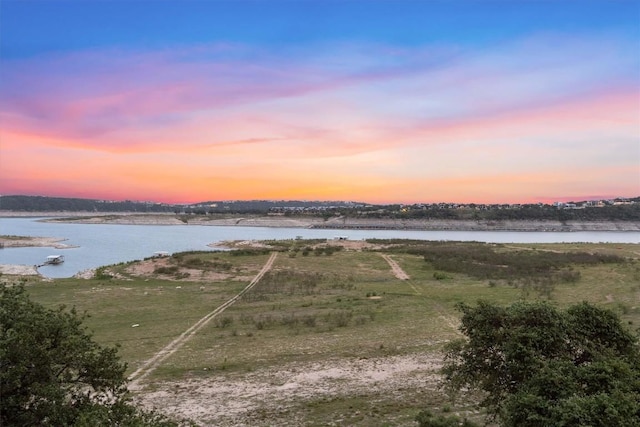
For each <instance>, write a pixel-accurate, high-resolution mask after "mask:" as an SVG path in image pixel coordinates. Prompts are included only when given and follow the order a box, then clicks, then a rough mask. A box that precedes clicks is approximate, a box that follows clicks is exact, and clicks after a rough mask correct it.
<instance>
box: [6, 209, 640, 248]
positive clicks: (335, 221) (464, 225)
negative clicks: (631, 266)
mask: <svg viewBox="0 0 640 427" xmlns="http://www.w3.org/2000/svg"><path fill="white" fill-rule="evenodd" d="M0 217H7V218H41V219H40V220H41V221H45V222H61V223H68V224H118V225H186V226H188V225H206V226H219V227H220V226H228V227H234V226H236V227H270V228H309V229H335V230H412V231H522V232H573V231H606V232H615V231H620V232H626V231H640V221H613V220H611V221H566V222H561V221H557V220H466V219H451V220H445V219H389V218H387V219H378V218H375V219H374V218H348V217H332V218H329V219H327V220H325V219H323V218H318V217H305V216H298V217H286V216H277V215H176V214H169V213H167V214H163V213H158V214H156V213H154V214H147V213H133V212H132V213H106V212H105V213H99V214H96V213H94V212H41V213H39V215H35V214H34V213H26V212H10V211H0ZM54 243H55V242H54ZM47 246H53V247H59V248H64V247H66V246H65V245H60V246H55V245H54V244H50V245H47Z"/></svg>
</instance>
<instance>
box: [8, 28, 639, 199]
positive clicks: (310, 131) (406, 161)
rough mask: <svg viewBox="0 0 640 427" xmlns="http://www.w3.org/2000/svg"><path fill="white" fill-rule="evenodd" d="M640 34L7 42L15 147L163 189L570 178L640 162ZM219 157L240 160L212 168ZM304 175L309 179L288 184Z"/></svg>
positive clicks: (340, 189)
mask: <svg viewBox="0 0 640 427" xmlns="http://www.w3.org/2000/svg"><path fill="white" fill-rule="evenodd" d="M634 48H635V46H634V43H630V42H628V41H626V40H624V39H621V38H617V37H616V36H615V35H605V36H603V35H599V36H597V37H575V36H572V37H568V36H565V35H562V34H553V35H550V34H544V35H538V36H532V37H529V38H527V39H523V40H517V41H512V42H510V43H505V44H503V45H500V46H493V47H488V48H485V49H484V50H478V51H469V50H465V49H462V48H461V47H458V46H437V47H434V46H422V47H414V48H407V47H396V46H389V45H379V44H378V45H376V44H362V43H361V44H356V43H342V44H336V43H334V44H316V45H313V46H311V45H308V46H297V47H295V48H288V49H281V50H273V49H271V50H269V49H265V48H258V47H252V46H246V45H234V44H217V45H200V46H186V47H181V48H174V49H167V50H164V51H157V52H148V51H147V52H141V51H126V50H122V51H119V50H101V51H95V52H77V53H73V54H60V55H56V54H50V55H47V56H42V57H36V58H32V59H26V60H7V61H4V63H3V71H2V73H3V74H2V81H1V82H0V126H1V129H0V131H1V132H2V139H3V141H2V148H3V157H4V158H5V159H6V160H3V164H4V166H6V165H7V164H8V163H11V164H12V165H15V164H17V163H16V162H22V161H24V160H25V157H26V156H33V157H30V158H31V159H33V158H37V159H40V160H39V162H38V161H36V162H33V161H31V163H32V164H38V163H43V162H45V160H43V159H42V154H40V153H42V150H43V149H46V150H48V152H49V157H48V159H47V160H46V161H48V162H51V161H52V160H53V161H54V162H59V163H60V164H64V165H65V167H66V168H69V170H70V171H71V170H73V171H75V172H69V175H68V176H65V175H64V174H60V173H59V172H56V173H55V174H54V175H55V176H56V177H58V178H56V177H49V179H59V181H60V182H59V183H58V184H60V185H62V183H63V182H68V183H69V184H68V185H69V186H73V184H72V183H73V181H74V179H76V178H78V179H79V177H80V176H83V174H85V173H88V172H89V171H88V169H87V168H86V167H83V166H80V165H79V164H78V159H83V161H87V163H86V164H95V163H97V162H98V159H99V158H100V159H101V162H102V168H103V169H105V170H106V171H105V172H104V174H105V178H104V179H107V178H106V177H107V176H108V177H109V178H108V180H109V182H110V183H111V184H110V185H115V186H119V185H125V184H124V182H128V183H129V184H128V185H129V186H132V188H139V189H144V191H145V192H148V191H150V189H151V188H152V187H153V185H152V184H151V181H152V179H153V180H155V181H156V182H158V181H159V180H160V181H161V180H162V179H161V178H160V177H162V176H166V177H167V178H166V182H165V183H164V184H163V185H164V188H165V191H166V190H167V188H168V186H170V185H169V183H170V182H172V180H180V181H181V182H183V183H184V182H187V181H188V182H189V183H190V184H189V186H190V187H192V188H197V189H199V191H201V192H202V194H206V193H205V192H206V186H207V184H206V183H207V182H210V180H211V179H216V180H222V181H221V182H225V183H227V184H228V187H229V188H235V189H236V191H237V193H235V194H239V195H238V196H236V198H240V197H241V196H243V197H260V196H259V195H260V194H265V195H266V194H277V195H283V194H284V193H286V192H287V191H289V192H290V194H291V195H295V194H298V195H301V196H302V195H303V194H304V195H305V196H307V195H308V197H313V195H312V194H309V191H310V190H309V189H312V190H313V191H315V192H316V194H318V196H317V197H321V194H324V193H327V192H329V189H330V192H332V193H331V194H336V195H338V194H344V195H345V196H346V195H351V196H353V197H351V198H358V197H357V195H358V194H360V192H367V191H370V192H372V194H373V192H374V191H375V190H374V189H373V186H371V185H364V184H362V185H355V184H354V182H355V181H354V179H356V178H355V177H357V176H366V177H367V179H368V180H369V181H368V182H370V183H376V185H377V186H378V187H377V188H384V189H386V190H385V191H386V192H385V191H378V193H379V194H382V196H380V197H396V196H399V195H400V193H399V192H398V188H400V187H403V188H404V186H406V185H407V184H406V183H408V182H410V183H413V184H415V185H414V186H413V188H414V190H413V191H411V192H406V194H404V196H406V197H409V198H412V199H414V200H419V199H421V198H422V199H424V198H429V197H430V198H433V197H432V196H431V195H433V194H434V191H433V190H431V189H423V188H420V187H421V185H419V184H418V183H420V182H423V183H424V182H429V183H432V184H433V185H436V184H435V183H439V184H438V185H440V184H442V185H444V184H445V183H446V185H447V186H449V187H448V188H449V189H450V190H451V191H454V189H458V191H462V189H463V188H465V186H464V185H463V184H460V182H461V181H459V180H463V181H464V180H466V179H467V177H474V176H475V177H477V181H476V182H477V183H480V182H482V181H483V180H486V178H482V177H483V176H485V177H486V176H488V175H487V174H488V171H489V170H502V171H504V172H503V173H504V174H506V175H509V174H512V173H515V171H520V172H521V174H520V175H519V176H521V177H524V178H523V179H525V178H526V177H530V176H534V175H535V176H538V175H536V174H538V173H540V174H549V173H552V172H553V173H555V175H553V176H555V177H557V178H554V179H555V180H556V182H565V181H566V182H569V181H571V179H569V178H567V174H568V172H566V170H567V166H569V165H570V164H571V162H576V163H578V164H579V167H580V168H582V169H581V170H584V169H585V168H589V167H591V168H594V169H598V168H601V167H602V166H603V165H606V166H607V167H616V166H618V167H621V168H628V167H629V165H630V164H634V162H635V164H636V165H637V164H639V162H640V153H638V148H637V147H638V145H637V144H638V141H639V140H640V135H639V132H640V131H639V128H640V105H638V93H639V92H638V91H639V88H640V82H639V80H638V71H639V70H640V57H639V55H637V52H635V50H634ZM612 146H615V147H616V148H615V150H611V147H612ZM33 147H38V150H35V149H34V148H33ZM576 153H580V156H577V155H576ZM99 156H101V157H99ZM145 156H146V157H145ZM134 160H135V161H134ZM181 162H187V163H188V164H189V166H188V167H185V166H184V164H183V163H181ZM283 163H286V164H284V165H283ZM278 164H280V166H279V167H278V168H276V166H274V165H278ZM230 165H231V166H230ZM425 165H429V167H425ZM40 166H42V167H46V166H43V165H42V164H41V165H40ZM136 168H137V170H139V171H143V172H144V173H133V171H134V170H136ZM212 168H213V169H215V170H217V171H224V172H225V173H224V174H222V175H220V174H217V175H213V176H212V175H210V174H208V173H207V170H210V169H212ZM3 169H4V172H2V178H3V181H4V182H5V183H7V182H8V181H6V179H7V178H8V177H9V176H11V179H12V180H13V181H11V182H17V181H16V180H18V178H16V177H15V176H14V175H11V174H12V173H13V174H20V173H22V174H31V178H26V177H25V178H20V179H23V180H26V179H33V180H37V179H40V178H41V177H39V176H38V173H37V171H36V169H27V170H26V171H25V170H24V169H22V172H19V168H18V167H8V169H5V168H4V167H3ZM168 171H172V172H171V173H169V172H168ZM334 171H338V172H334ZM371 171H376V172H377V173H378V174H377V175H376V174H371V173H370V172H371ZM636 172H637V170H636ZM116 173H118V174H120V175H119V176H120V177H122V178H115V177H114V174H116ZM195 173H197V174H199V175H198V176H197V177H196V176H194V174H195ZM327 173H328V174H329V175H330V174H331V173H339V176H340V177H341V178H339V179H338V178H336V179H333V178H329V177H327V176H325V175H326V174H327ZM239 174H243V175H244V176H245V177H244V178H243V179H239V178H237V176H238V175H239ZM294 175H295V176H297V177H299V178H300V177H301V179H299V180H298V184H299V185H296V186H287V185H286V184H285V183H286V182H287V180H290V179H291V176H294ZM596 175H597V174H596ZM509 176H510V175H509ZM540 176H542V175H540ZM544 176H551V175H544ZM152 177H153V178H152ZM267 177H268V178H267ZM376 177H377V178H376ZM631 177H632V173H631V175H630V174H627V175H625V177H624V179H630V178H631ZM468 179H470V180H473V179H474V178H468ZM501 179H502V178H501ZM585 179H587V178H585ZM344 180H351V181H350V185H351V187H349V188H351V189H349V188H347V187H348V186H345V185H344V184H341V182H344ZM457 180H458V181H457ZM498 181H500V180H498ZM498 181H496V182H498ZM516 181H517V180H516ZM588 181H589V182H587V183H586V184H585V187H588V186H593V182H591V181H592V180H588ZM401 182H405V184H401ZM531 182H538V183H539V184H540V185H544V183H545V182H550V181H544V180H542V181H540V180H535V179H534V180H532V181H531ZM132 183H133V184H132ZM413 184H412V185H413ZM430 185H431V184H430ZM478 185H480V184H478ZM478 185H475V186H474V188H477V187H478ZM487 185H489V184H487ZM491 185H497V184H491ZM500 185H502V186H506V185H507V184H506V183H504V182H502V184H500ZM635 186H636V187H635V188H638V187H640V184H638V183H637V182H636V184H635ZM5 187H7V186H6V185H5ZM9 187H10V186H9ZM622 187H624V188H626V189H629V184H626V183H625V184H624V185H623V186H622ZM622 187H621V188H622ZM15 188H20V187H19V186H17V184H16V186H15ZM182 188H183V189H184V185H183V187H182ZM241 188H242V190H240V189H241ZM274 188H277V189H278V190H277V191H276V190H274ZM283 188H286V189H287V190H283ZM520 188H522V186H520ZM305 189H306V190H305ZM631 189H633V184H631ZM638 190H639V191H640V188H638ZM530 191H531V193H528V194H539V193H540V191H539V190H537V191H536V192H535V193H533V191H534V188H533V187H532V188H531V189H530ZM563 191H569V190H568V189H567V190H563ZM572 191H573V190H572ZM584 191H603V192H607V191H609V190H607V188H603V189H602V190H586V189H585V190H584ZM177 192H178V190H177V188H176V196H175V197H179V196H178V195H177ZM489 193H490V192H489ZM493 193H496V191H493ZM327 194H328V193H327ZM385 194H386V196H385ZM460 194H462V193H460ZM465 194H466V193H465ZM487 194H488V193H487ZM421 195H422V196H421ZM194 197H195V196H194ZM265 197H266V196H265ZM274 197H275V196H274ZM336 197H337V196H336ZM461 197H462V196H461ZM465 197H466V196H465Z"/></svg>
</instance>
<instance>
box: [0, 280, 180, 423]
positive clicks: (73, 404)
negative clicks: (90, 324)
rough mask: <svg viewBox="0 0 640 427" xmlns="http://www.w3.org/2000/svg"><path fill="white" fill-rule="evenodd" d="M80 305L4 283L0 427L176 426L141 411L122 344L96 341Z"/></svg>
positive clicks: (1, 297) (0, 331)
mask: <svg viewBox="0 0 640 427" xmlns="http://www.w3.org/2000/svg"><path fill="white" fill-rule="evenodd" d="M82 321H83V317H82V316H79V315H78V314H77V313H76V312H75V310H66V309H65V308H64V307H60V308H59V309H57V310H51V309H47V308H45V307H44V306H42V305H40V304H37V303H35V302H33V301H31V300H29V298H28V297H27V294H26V292H25V289H24V287H23V286H8V285H5V286H3V287H2V288H0V397H1V399H0V425H3V426H5V425H6V426H63V425H64V426H113V425H120V426H174V425H177V424H176V423H174V422H172V421H170V420H168V419H167V418H165V417H164V416H162V415H159V414H157V413H154V412H146V411H143V410H140V409H138V408H136V407H135V406H134V405H133V404H132V403H131V398H130V396H129V394H128V391H127V388H126V377H125V369H126V365H125V364H124V363H122V362H120V360H119V358H118V355H117V348H104V347H101V346H100V345H98V344H97V343H96V342H95V341H93V340H92V338H91V335H90V334H89V333H88V332H87V330H86V327H84V326H83V325H82Z"/></svg>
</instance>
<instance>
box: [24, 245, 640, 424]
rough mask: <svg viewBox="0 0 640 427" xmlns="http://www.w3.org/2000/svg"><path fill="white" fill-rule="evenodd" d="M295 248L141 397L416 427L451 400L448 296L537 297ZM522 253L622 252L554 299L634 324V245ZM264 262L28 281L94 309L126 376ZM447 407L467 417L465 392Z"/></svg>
mask: <svg viewBox="0 0 640 427" xmlns="http://www.w3.org/2000/svg"><path fill="white" fill-rule="evenodd" d="M304 244H305V243H304V241H303V242H299V241H292V242H291V243H289V245H290V246H289V247H286V245H285V246H282V247H280V248H279V250H281V251H282V252H281V253H280V255H279V256H278V258H277V260H276V262H275V264H274V266H273V269H272V274H270V275H267V276H265V277H264V278H263V281H261V282H259V283H258V284H257V286H256V287H255V288H254V289H253V290H252V291H251V292H249V294H247V295H246V296H245V297H244V298H242V299H241V300H240V301H238V302H237V303H235V304H234V305H232V306H231V307H229V308H228V309H227V310H226V311H224V313H222V314H221V315H220V316H218V317H217V318H216V319H215V321H212V322H210V323H209V324H208V325H207V326H205V327H204V328H203V329H202V330H200V331H199V332H198V333H197V334H196V335H195V336H194V337H193V338H192V339H190V340H189V341H188V342H187V343H186V344H185V346H184V347H182V348H181V349H180V350H178V351H177V352H176V353H175V354H174V355H173V356H171V357H170V358H168V359H167V360H166V361H165V362H164V363H163V365H162V366H160V367H159V368H158V369H157V370H156V371H155V372H154V373H153V375H152V376H151V377H150V378H149V379H148V381H149V382H148V383H147V387H146V389H144V390H142V392H141V394H140V399H142V400H143V401H144V402H146V403H147V404H151V403H156V404H160V405H161V407H162V409H163V410H166V411H168V412H173V413H177V414H182V415H189V416H191V417H194V419H196V420H197V421H199V422H202V423H203V424H206V425H211V424H215V425H259V424H269V425H330V424H332V423H333V424H335V425H362V426H364V425H385V424H386V425H412V420H413V417H414V416H415V414H416V413H417V412H418V411H419V410H421V409H424V408H425V407H431V408H433V409H434V410H439V409H440V408H442V407H443V406H444V405H449V404H450V403H449V402H447V401H446V397H445V396H444V395H443V394H442V393H441V392H440V391H438V390H437V379H438V377H437V368H438V366H439V363H440V350H441V349H442V346H443V345H444V343H446V342H448V341H449V340H451V339H455V338H457V337H459V333H458V331H457V325H458V317H459V316H458V313H457V311H456V309H455V305H456V304H457V303H459V302H465V303H474V302H475V301H477V300H478V299H485V300H490V301H493V302H496V303H499V304H509V303H511V302H514V301H517V300H519V299H523V298H528V299H535V298H538V296H537V295H536V294H535V293H532V292H529V293H525V292H523V290H522V289H518V288H515V287H512V286H508V285H506V284H504V283H498V284H495V283H494V284H492V285H490V284H489V282H488V281H486V280H477V279H473V278H471V277H468V276H466V275H464V274H460V273H446V274H445V277H444V278H441V279H440V280H438V279H437V278H435V277H434V273H435V272H436V271H435V270H434V269H433V267H432V266H431V265H430V264H429V263H426V262H425V261H424V260H423V258H422V257H421V256H418V255H412V254H407V253H399V252H394V253H393V254H392V257H393V259H394V260H395V261H396V262H397V263H398V264H399V266H400V267H401V268H402V269H403V270H404V271H405V272H406V273H407V274H408V276H409V277H410V279H409V280H398V279H397V278H396V277H395V276H394V274H393V272H392V271H391V269H390V267H389V264H388V263H387V262H386V261H385V260H384V259H383V258H382V257H381V256H380V255H379V253H377V252H375V251H370V250H363V249H366V248H363V247H362V246H357V247H356V246H354V247H351V248H347V249H344V250H342V251H339V252H336V253H333V254H332V255H315V254H314V252H310V253H309V254H308V255H307V256H303V255H302V250H301V248H302V247H303V246H304ZM315 244H317V243H315ZM296 247H298V251H295V248H296ZM523 249H525V250H534V249H535V250H544V251H558V252H563V251H576V250H580V251H586V252H593V253H595V252H598V253H607V254H615V255H621V256H625V257H627V258H628V261H627V262H625V263H621V264H620V263H616V264H601V265H592V266H575V267H574V268H575V269H577V270H579V271H580V280H579V281H578V282H577V283H572V284H558V285H556V286H555V288H554V290H553V292H552V293H551V302H552V303H553V304H558V305H566V304H570V303H573V302H577V301H582V300H587V301H590V302H593V303H596V304H600V305H602V306H605V307H608V308H611V309H613V310H615V311H617V312H618V313H620V314H621V316H622V318H623V319H624V320H625V322H630V323H631V327H632V328H634V327H637V325H638V324H640V308H639V306H640V285H639V283H640V261H639V258H640V245H603V244H598V245H589V244H583V245H576V244H571V245H509V246H504V247H501V248H500V250H503V251H510V250H523ZM193 257H197V258H199V259H201V260H202V262H204V263H208V262H211V263H212V262H214V261H215V262H216V263H220V264H216V265H222V264H224V263H230V264H231V267H230V270H229V271H228V272H226V273H223V272H218V273H219V275H218V276H206V275H205V274H203V273H202V272H198V271H197V270H198V268H197V265H196V264H198V262H193V261H191V262H186V261H185V260H187V259H189V258H193ZM213 257H215V259H214V258H213ZM267 257H268V255H247V256H232V255H231V254H229V253H192V254H189V255H185V256H183V257H182V260H181V261H180V262H177V264H176V265H179V266H180V268H186V267H184V265H185V262H186V264H188V265H189V270H196V272H195V273H194V272H193V271H190V275H189V277H188V278H186V279H183V280H181V281H180V282H176V281H175V278H171V277H163V276H162V275H157V274H153V273H145V272H149V271H153V270H151V269H150V268H149V265H147V264H148V263H149V262H156V261H144V262H138V263H134V264H131V265H123V266H116V267H110V269H111V270H113V272H114V273H118V274H121V275H122V279H112V280H78V279H65V280H56V281H54V282H53V283H39V284H33V285H31V286H30V287H29V290H30V293H31V295H32V296H33V297H34V298H35V299H36V300H38V301H41V302H43V303H45V304H47V305H50V306H55V305H58V304H60V303H64V304H67V305H75V306H76V307H77V308H78V309H79V310H80V311H83V310H87V311H88V312H89V313H91V314H92V317H91V318H89V319H88V320H87V325H88V326H89V327H90V328H91V329H92V330H94V332H95V337H96V339H97V340H99V341H101V342H103V343H107V344H112V343H115V342H119V343H121V345H122V349H121V354H122V356H123V358H124V359H125V360H126V361H128V362H129V364H130V368H129V369H130V371H132V370H134V369H135V368H136V367H137V366H139V364H140V363H141V362H142V361H144V360H146V359H148V358H150V357H151V356H152V355H153V354H154V352H156V351H158V350H159V349H160V348H162V347H163V346H165V345H166V344H167V343H168V342H170V341H171V340H172V339H174V338H175V337H176V336H178V335H179V334H180V333H181V332H182V331H184V330H186V329H187V328H188V327H189V326H191V325H192V324H194V323H195V322H196V321H197V320H198V319H200V318H201V317H202V316H204V315H205V314H206V313H209V312H211V311H212V310H213V309H215V308H216V307H217V306H219V305H221V304H223V303H224V302H225V301H227V300H229V299H230V298H232V297H233V296H234V295H236V294H237V293H238V292H239V291H240V289H242V288H243V287H244V286H246V284H247V283H248V282H249V281H250V280H251V278H252V277H253V275H255V274H256V273H257V271H259V270H260V268H261V267H262V265H263V264H264V263H265V262H266V259H267ZM165 262H168V261H165ZM145 263H147V264H145ZM206 265H209V266H210V265H213V264H206ZM145 269H146V270H145ZM203 278H206V279H204V280H203ZM134 324H137V325H139V326H136V327H132V325H134ZM452 408H453V409H454V410H460V411H465V413H472V407H471V406H470V403H469V401H464V400H463V401H460V402H457V403H456V404H455V405H453V406H452ZM473 416H475V415H473Z"/></svg>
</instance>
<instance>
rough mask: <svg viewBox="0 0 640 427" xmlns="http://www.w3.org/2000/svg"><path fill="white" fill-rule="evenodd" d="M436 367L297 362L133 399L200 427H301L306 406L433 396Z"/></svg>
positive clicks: (394, 359)
mask: <svg viewBox="0 0 640 427" xmlns="http://www.w3.org/2000/svg"><path fill="white" fill-rule="evenodd" d="M440 367H441V357H440V355H438V354H412V355H398V356H388V357H376V358H370V359H334V360H327V361H321V362H312V363H300V362H296V363H291V364H287V365H284V366H281V367H277V368H269V369H264V370H260V371H256V372H249V373H246V374H242V375H239V376H234V375H224V374H220V375H214V376H212V377H210V378H198V379H196V378H192V379H187V380H184V381H179V382H164V383H157V384H154V386H155V387H154V388H155V389H156V390H155V391H149V392H143V393H142V394H140V395H139V396H138V399H139V400H140V401H141V402H142V403H143V404H144V405H145V406H148V407H156V408H162V410H163V411H165V412H167V413H171V414H174V415H178V416H182V417H188V418H191V419H193V420H194V421H196V422H199V423H201V424H203V425H216V426H241V425H256V422H258V423H259V424H261V425H300V422H301V421H302V420H300V419H296V417H295V416H294V414H296V413H298V412H299V411H297V410H296V408H301V407H304V405H306V404H308V403H309V402H311V401H318V400H322V399H324V400H332V399H341V398H345V399H349V398H351V397H353V396H371V395H372V393H375V396H376V397H375V398H376V399H384V400H387V401H388V400H396V399H402V398H403V395H404V394H405V393H413V391H415V390H417V389H421V390H424V389H430V390H436V388H437V384H438V380H439V375H438V373H437V371H438V370H439V368H440ZM278 414H281V417H280V418H279V417H278ZM265 417H267V418H266V419H265Z"/></svg>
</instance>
